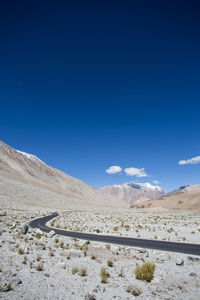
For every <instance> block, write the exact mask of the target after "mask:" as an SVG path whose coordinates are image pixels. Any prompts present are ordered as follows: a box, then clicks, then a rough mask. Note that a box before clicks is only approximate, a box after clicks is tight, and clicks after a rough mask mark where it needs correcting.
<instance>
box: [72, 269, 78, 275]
mask: <svg viewBox="0 0 200 300" xmlns="http://www.w3.org/2000/svg"><path fill="white" fill-rule="evenodd" d="M76 273H78V268H77V267H73V268H72V274H73V275H74V274H76Z"/></svg>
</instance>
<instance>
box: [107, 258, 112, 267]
mask: <svg viewBox="0 0 200 300" xmlns="http://www.w3.org/2000/svg"><path fill="white" fill-rule="evenodd" d="M107 265H108V267H111V268H112V267H113V262H112V260H108V261H107Z"/></svg>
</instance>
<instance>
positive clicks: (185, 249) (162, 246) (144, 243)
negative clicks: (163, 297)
mask: <svg viewBox="0 0 200 300" xmlns="http://www.w3.org/2000/svg"><path fill="white" fill-rule="evenodd" d="M57 216H58V214H57V213H54V214H52V215H49V216H45V217H41V218H39V219H35V220H33V221H30V222H29V226H31V227H32V228H39V229H40V230H42V231H44V232H49V231H51V230H52V229H53V230H54V231H55V233H56V234H58V235H63V236H67V237H72V238H77V239H83V240H90V241H96V242H103V243H111V244H118V245H124V246H129V247H138V248H147V249H154V250H161V251H169V252H179V253H184V254H191V255H200V245H198V244H188V243H178V242H167V241H158V240H147V239H139V238H127V237H118V236H109V235H100V234H91V233H82V232H73V231H66V230H61V229H56V228H51V227H48V226H46V225H45V224H46V223H47V222H48V221H49V220H51V219H53V218H55V217H57Z"/></svg>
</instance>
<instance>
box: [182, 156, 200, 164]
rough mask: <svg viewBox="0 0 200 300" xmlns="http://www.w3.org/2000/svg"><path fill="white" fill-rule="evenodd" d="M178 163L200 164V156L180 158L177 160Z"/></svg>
mask: <svg viewBox="0 0 200 300" xmlns="http://www.w3.org/2000/svg"><path fill="white" fill-rule="evenodd" d="M178 164H179V165H195V164H200V156H196V157H193V158H190V159H187V160H180V161H179V162H178Z"/></svg>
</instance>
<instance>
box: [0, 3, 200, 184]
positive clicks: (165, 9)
mask: <svg viewBox="0 0 200 300" xmlns="http://www.w3.org/2000/svg"><path fill="white" fill-rule="evenodd" d="M0 112H1V115H0V138H1V139H2V140H3V141H4V142H6V143H8V144H9V145H11V146H12V147H14V148H17V149H19V150H22V151H25V152H28V153H33V154H35V155H37V156H38V157H40V158H41V159H42V160H44V161H45V162H46V163H48V164H50V165H52V166H54V167H56V168H58V169H61V170H63V171H65V172H67V173H68V174H70V175H72V176H74V177H77V178H80V179H81V180H83V181H85V182H86V183H88V184H90V185H92V186H95V187H100V186H103V185H106V184H114V183H123V182H127V181H130V180H137V181H139V182H147V181H148V182H152V181H153V180H158V181H160V185H161V186H162V187H164V188H166V189H167V190H171V189H174V188H176V187H178V186H180V185H185V184H188V183H200V164H196V165H183V166H181V165H178V161H179V160H182V159H188V158H192V157H195V156H198V155H200V3H199V2H198V1H184V0H181V1H176V0H173V1H160V0H159V1H150V0H149V1H142V0H140V1H105V2H103V1H92V2H87V1H81V2H80V3H79V2H76V1H50V0H49V1H42V0H40V1H31V0H30V1H27V0H26V1H18V0H15V1H9V0H5V1H1V4H0ZM112 165H118V166H120V167H122V168H128V167H136V168H145V171H146V172H147V174H148V175H149V176H148V177H144V178H136V177H134V176H126V175H125V174H124V172H122V173H121V174H113V175H110V174H107V173H106V172H105V170H106V169H107V168H108V167H110V166H112Z"/></svg>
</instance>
